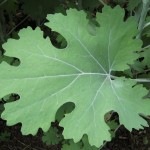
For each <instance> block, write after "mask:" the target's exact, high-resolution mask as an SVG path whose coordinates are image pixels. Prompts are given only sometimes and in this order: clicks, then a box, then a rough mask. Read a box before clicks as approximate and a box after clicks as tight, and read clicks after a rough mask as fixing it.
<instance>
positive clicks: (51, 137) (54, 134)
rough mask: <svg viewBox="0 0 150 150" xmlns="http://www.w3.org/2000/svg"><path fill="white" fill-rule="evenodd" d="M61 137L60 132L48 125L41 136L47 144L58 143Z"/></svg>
mask: <svg viewBox="0 0 150 150" xmlns="http://www.w3.org/2000/svg"><path fill="white" fill-rule="evenodd" d="M62 139H63V136H62V135H61V134H58V129H57V128H54V127H50V129H49V130H48V132H46V133H44V135H43V137H42V141H43V142H44V143H46V144H47V145H55V144H58V143H59V142H60V141H61V140H62Z"/></svg>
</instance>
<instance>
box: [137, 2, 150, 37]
mask: <svg viewBox="0 0 150 150" xmlns="http://www.w3.org/2000/svg"><path fill="white" fill-rule="evenodd" d="M142 2H143V7H142V12H141V17H140V20H139V25H138V30H139V34H138V35H137V38H138V39H140V38H141V34H142V31H143V28H144V25H145V19H146V16H147V12H148V8H149V5H150V0H143V1H142Z"/></svg>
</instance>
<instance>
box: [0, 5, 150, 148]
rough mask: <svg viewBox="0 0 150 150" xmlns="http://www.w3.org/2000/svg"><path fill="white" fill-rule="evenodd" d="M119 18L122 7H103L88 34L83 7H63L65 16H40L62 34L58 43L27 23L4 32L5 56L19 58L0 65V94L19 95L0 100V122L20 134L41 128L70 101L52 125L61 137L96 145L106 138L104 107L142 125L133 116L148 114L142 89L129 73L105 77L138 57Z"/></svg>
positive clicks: (129, 26) (127, 25)
mask: <svg viewBox="0 0 150 150" xmlns="http://www.w3.org/2000/svg"><path fill="white" fill-rule="evenodd" d="M123 18H124V10H122V9H121V8H120V7H119V6H117V7H115V8H114V9H112V8H110V7H108V6H105V7H104V8H103V12H102V13H98V14H97V16H96V19H97V22H98V23H99V24H100V27H98V28H96V30H97V31H96V35H91V34H90V33H89V32H88V30H87V26H88V20H87V19H86V14H85V13H84V12H83V11H77V10H74V9H70V10H68V11H67V16H63V15H62V14H55V15H48V17H47V19H48V20H49V21H50V22H48V23H46V26H48V27H50V28H52V30H53V31H56V32H58V33H60V34H61V35H63V37H64V38H65V39H66V41H67V47H66V48H64V49H57V48H55V47H54V46H53V45H52V44H51V42H50V40H49V39H48V38H46V39H44V38H43V33H42V31H41V30H40V29H39V28H36V29H35V30H32V29H31V28H30V27H28V28H26V29H23V30H21V31H20V32H19V36H20V39H19V40H14V39H9V40H8V42H7V43H6V44H4V45H3V48H4V49H5V50H6V53H5V55H7V56H11V57H17V58H19V60H20V61H21V64H20V65H19V66H18V67H15V66H9V65H8V64H7V63H5V62H2V63H1V65H0V69H1V73H0V89H1V90H0V97H4V96H5V95H7V94H10V93H17V94H19V95H20V100H18V101H15V102H11V103H7V104H6V105H5V111H4V112H3V114H2V118H3V119H5V120H7V124H8V125H14V124H16V123H19V122H20V123H22V129H21V130H22V133H23V134H25V135H26V134H30V133H31V134H33V135H35V134H36V133H37V131H38V129H39V128H42V129H43V131H45V132H46V131H47V130H48V129H49V127H50V123H51V122H52V121H54V120H55V114H56V112H57V110H58V109H59V108H60V107H61V106H62V105H63V104H65V103H67V102H72V103H74V104H75V109H74V110H73V111H72V112H71V113H69V114H67V115H65V118H64V119H62V121H61V122H60V125H61V126H62V127H64V131H63V135H64V137H65V138H66V139H73V140H74V141H75V142H78V141H79V140H80V139H81V138H82V136H83V135H84V134H87V135H88V139H89V143H90V144H91V145H95V146H97V147H99V146H100V145H101V144H103V141H104V140H110V138H111V135H110V133H109V131H108V130H109V127H108V126H107V124H106V123H105V121H104V115H105V114H106V113H107V112H109V111H111V110H114V111H116V112H117V113H118V114H119V119H120V124H124V126H125V127H126V128H127V129H128V130H132V128H136V129H139V128H142V126H147V122H146V121H145V120H144V119H143V118H141V117H140V116H139V114H140V113H143V114H145V115H147V114H150V111H149V107H148V105H149V103H150V102H149V100H146V99H143V96H145V95H146V94H147V90H146V89H145V88H143V86H142V85H136V82H135V81H134V80H132V79H127V78H125V77H117V76H116V77H114V79H112V71H124V70H126V69H128V64H132V63H133V62H134V60H136V59H137V58H138V55H137V54H136V53H134V52H135V51H138V50H140V48H141V41H140V40H138V39H134V37H135V36H136V34H137V29H136V28H137V25H136V23H135V21H134V18H129V19H128V20H127V21H124V20H123ZM129 33H130V34H129ZM135 85H136V86H135Z"/></svg>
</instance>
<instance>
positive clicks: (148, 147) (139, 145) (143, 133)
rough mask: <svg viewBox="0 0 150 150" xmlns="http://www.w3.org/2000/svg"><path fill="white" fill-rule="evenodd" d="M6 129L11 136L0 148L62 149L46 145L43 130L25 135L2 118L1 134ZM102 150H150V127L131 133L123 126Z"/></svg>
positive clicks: (23, 149) (11, 149)
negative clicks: (34, 134)
mask: <svg viewBox="0 0 150 150" xmlns="http://www.w3.org/2000/svg"><path fill="white" fill-rule="evenodd" d="M4 131H5V132H6V131H7V132H8V133H10V136H9V137H8V139H5V140H4V141H1V142H0V150H61V145H51V146H46V144H44V143H43V142H42V140H41V136H42V132H41V131H40V132H38V134H37V135H36V136H32V135H28V136H23V135H22V134H21V132H20V125H16V126H13V127H7V126H6V122H5V121H3V120H0V134H1V133H3V132H4ZM102 150H150V128H144V129H143V130H140V131H136V130H133V131H132V133H130V132H129V131H127V130H126V129H125V128H124V127H123V126H121V127H120V128H119V129H118V131H117V132H116V137H115V138H114V139H113V140H112V141H111V142H107V143H106V144H105V145H104V146H103V148H102Z"/></svg>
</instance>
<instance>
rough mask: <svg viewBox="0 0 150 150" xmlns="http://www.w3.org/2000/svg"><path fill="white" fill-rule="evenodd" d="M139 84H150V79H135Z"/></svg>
mask: <svg viewBox="0 0 150 150" xmlns="http://www.w3.org/2000/svg"><path fill="white" fill-rule="evenodd" d="M133 80H135V81H137V82H143V83H150V79H133Z"/></svg>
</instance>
